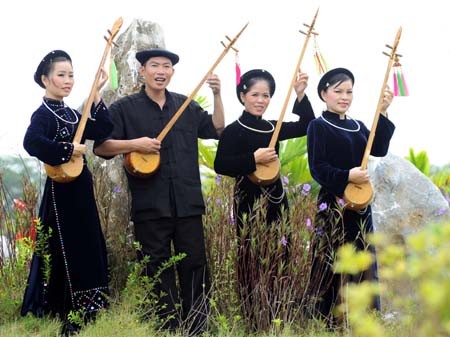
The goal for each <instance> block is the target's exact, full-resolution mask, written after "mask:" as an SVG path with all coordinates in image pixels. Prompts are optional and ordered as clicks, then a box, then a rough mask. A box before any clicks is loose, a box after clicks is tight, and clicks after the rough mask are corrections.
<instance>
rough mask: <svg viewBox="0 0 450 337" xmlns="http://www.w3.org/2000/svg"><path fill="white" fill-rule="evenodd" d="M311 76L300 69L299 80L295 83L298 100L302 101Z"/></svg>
mask: <svg viewBox="0 0 450 337" xmlns="http://www.w3.org/2000/svg"><path fill="white" fill-rule="evenodd" d="M308 79H309V76H308V74H307V73H302V72H301V71H299V73H298V75H297V81H296V82H295V83H294V90H295V92H296V94H297V100H298V101H299V102H300V101H301V100H302V99H303V96H305V89H306V87H307V86H308Z"/></svg>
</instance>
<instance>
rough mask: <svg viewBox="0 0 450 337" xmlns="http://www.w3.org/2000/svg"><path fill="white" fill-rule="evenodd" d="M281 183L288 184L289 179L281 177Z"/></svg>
mask: <svg viewBox="0 0 450 337" xmlns="http://www.w3.org/2000/svg"><path fill="white" fill-rule="evenodd" d="M283 183H285V184H289V178H288V177H287V176H283Z"/></svg>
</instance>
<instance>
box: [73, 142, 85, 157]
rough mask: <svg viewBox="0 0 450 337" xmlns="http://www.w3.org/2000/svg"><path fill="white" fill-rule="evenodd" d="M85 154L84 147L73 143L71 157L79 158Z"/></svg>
mask: <svg viewBox="0 0 450 337" xmlns="http://www.w3.org/2000/svg"><path fill="white" fill-rule="evenodd" d="M85 153H86V145H84V144H78V143H73V152H72V157H81V156H82V155H83V154H85Z"/></svg>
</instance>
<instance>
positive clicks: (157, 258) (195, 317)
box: [135, 215, 210, 334]
mask: <svg viewBox="0 0 450 337" xmlns="http://www.w3.org/2000/svg"><path fill="white" fill-rule="evenodd" d="M135 237H136V240H137V241H138V242H139V243H140V244H141V246H142V251H141V252H140V253H139V254H138V258H143V256H149V257H150V262H149V263H148V264H147V275H148V276H150V277H151V276H153V275H155V273H156V272H157V271H158V270H159V269H160V267H161V264H162V263H164V262H166V261H167V260H169V259H170V257H171V255H172V244H173V247H174V250H175V254H176V255H178V254H180V253H186V257H185V258H183V259H182V260H181V261H180V262H178V263H177V264H176V266H175V267H171V268H168V269H166V270H164V271H163V272H162V274H161V277H160V281H161V282H160V284H159V285H158V288H157V289H156V291H157V294H162V296H161V297H160V302H159V307H160V310H159V315H160V317H161V318H162V319H163V320H164V319H167V318H168V317H169V315H174V319H168V320H167V324H166V327H167V328H170V329H175V328H176V327H178V325H179V323H181V322H182V323H183V324H185V325H184V327H185V328H187V329H189V331H190V332H191V333H193V334H197V333H200V332H201V331H203V330H204V328H205V324H206V319H207V316H208V313H209V304H208V297H207V296H208V293H209V290H210V281H209V275H208V268H207V264H206V252H205V244H204V234H203V223H202V216H201V215H198V216H192V217H184V218H179V217H172V218H160V219H151V220H145V221H140V222H137V223H135ZM176 272H177V273H178V280H179V285H180V289H177V285H176ZM180 299H181V300H180ZM180 304H181V306H180ZM180 309H181V310H180Z"/></svg>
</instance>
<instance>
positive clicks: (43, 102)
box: [42, 100, 79, 124]
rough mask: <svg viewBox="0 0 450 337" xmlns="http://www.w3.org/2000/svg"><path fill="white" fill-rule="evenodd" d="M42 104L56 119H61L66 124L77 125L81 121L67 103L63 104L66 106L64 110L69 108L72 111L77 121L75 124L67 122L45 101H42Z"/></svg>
mask: <svg viewBox="0 0 450 337" xmlns="http://www.w3.org/2000/svg"><path fill="white" fill-rule="evenodd" d="M42 104H44V106H45V107H46V108H47V109H48V110H49V111H50V112H51V113H52V114H53V115H55V117H56V118H59V119H60V120H62V121H63V122H64V123H67V124H77V123H78V121H79V119H78V115H77V114H76V112H75V111H73V109H72V108H71V107H69V106H67V105H66V103H63V104H64V108H69V109H70V111H72V113H73V115H74V116H75V119H76V121H75V122H72V121H67V120H65V119H64V118H62V117H61V116H59V115H58V114H57V113H56V112H55V111H53V110H52V109H51V108H50V107H49V106H48V105H47V103H45V100H42Z"/></svg>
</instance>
